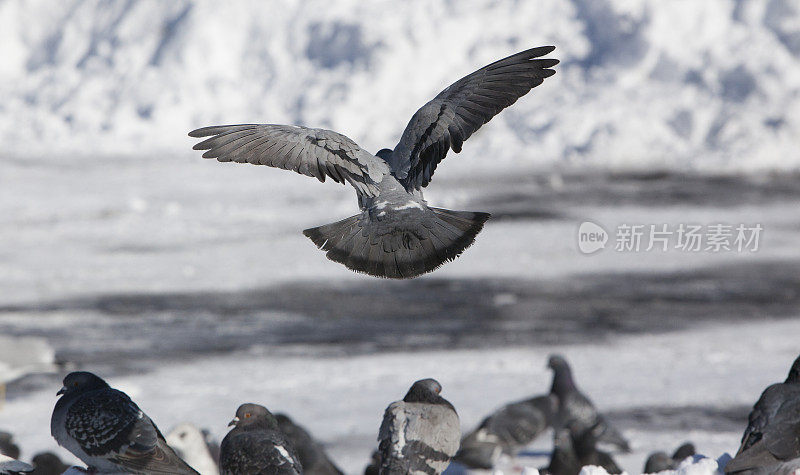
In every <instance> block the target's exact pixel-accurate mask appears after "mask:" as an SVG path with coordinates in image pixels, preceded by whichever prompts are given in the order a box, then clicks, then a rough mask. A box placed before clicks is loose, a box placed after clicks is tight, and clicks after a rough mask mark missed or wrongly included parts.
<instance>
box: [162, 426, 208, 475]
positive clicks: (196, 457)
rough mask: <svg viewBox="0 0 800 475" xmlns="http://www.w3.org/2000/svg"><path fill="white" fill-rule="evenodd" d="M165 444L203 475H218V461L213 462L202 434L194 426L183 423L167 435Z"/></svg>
mask: <svg viewBox="0 0 800 475" xmlns="http://www.w3.org/2000/svg"><path fill="white" fill-rule="evenodd" d="M167 443H168V444H169V446H170V447H172V448H173V449H174V450H175V453H177V454H178V456H179V457H180V458H182V459H183V460H184V461H185V462H186V463H188V464H189V465H190V466H191V467H192V468H193V469H195V470H197V471H198V472H200V473H202V474H203V475H217V474H219V468H218V461H216V460H214V457H213V455H212V454H211V451H210V450H209V447H208V445H207V444H206V438H205V435H204V434H203V432H202V431H201V430H200V429H198V428H197V426H195V425H194V424H190V423H188V422H185V423H183V424H180V425H178V426H177V427H175V428H174V429H172V431H171V432H170V433H169V434H167Z"/></svg>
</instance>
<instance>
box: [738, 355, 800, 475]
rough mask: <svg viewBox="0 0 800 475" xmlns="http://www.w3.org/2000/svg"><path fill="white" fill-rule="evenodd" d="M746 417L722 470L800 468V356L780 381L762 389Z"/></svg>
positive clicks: (746, 471)
mask: <svg viewBox="0 0 800 475" xmlns="http://www.w3.org/2000/svg"><path fill="white" fill-rule="evenodd" d="M748 419H749V421H750V423H749V425H748V426H747V429H745V431H744V435H743V436H742V445H741V447H740V448H739V451H738V452H737V453H736V457H734V458H733V460H731V461H730V462H728V464H727V465H726V466H725V473H777V472H779V471H786V473H789V472H791V470H793V469H797V468H800V357H798V358H797V359H795V360H794V363H793V364H792V367H791V369H790V370H789V375H788V376H787V377H786V380H785V381H784V382H783V383H776V384H773V385H770V386H769V387H767V389H765V390H764V392H763V393H762V394H761V397H760V398H759V399H758V402H756V404H755V406H753V410H752V412H750V416H749V418H748Z"/></svg>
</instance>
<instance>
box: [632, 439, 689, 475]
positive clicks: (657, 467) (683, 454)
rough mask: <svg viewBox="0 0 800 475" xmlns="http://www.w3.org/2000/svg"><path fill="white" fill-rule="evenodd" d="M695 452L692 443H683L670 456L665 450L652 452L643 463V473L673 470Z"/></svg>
mask: <svg viewBox="0 0 800 475" xmlns="http://www.w3.org/2000/svg"><path fill="white" fill-rule="evenodd" d="M694 454H695V448H694V445H692V444H690V443H688V442H687V443H685V444H683V445H681V446H680V447H678V448H677V449H676V450H675V452H674V453H673V454H672V457H670V456H669V455H667V453H666V452H653V453H652V454H650V456H648V457H647V461H645V463H644V473H658V472H663V471H664V470H675V469H676V468H678V465H680V463H681V462H683V461H684V460H685V459H686V458H688V457H691V456H692V455H694Z"/></svg>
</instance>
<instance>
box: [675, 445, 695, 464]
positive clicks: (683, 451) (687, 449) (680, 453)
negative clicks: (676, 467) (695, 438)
mask: <svg viewBox="0 0 800 475" xmlns="http://www.w3.org/2000/svg"><path fill="white" fill-rule="evenodd" d="M695 453H697V452H696V450H695V448H694V444H692V443H691V442H687V443H685V444H683V445H681V446H680V447H678V448H677V449H675V453H674V454H672V459H673V460H675V461H676V462H681V461H683V460H684V459H685V458H686V457H691V456H692V455H694V454H695Z"/></svg>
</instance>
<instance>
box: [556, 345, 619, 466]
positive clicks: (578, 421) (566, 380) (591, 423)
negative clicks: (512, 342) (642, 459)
mask: <svg viewBox="0 0 800 475" xmlns="http://www.w3.org/2000/svg"><path fill="white" fill-rule="evenodd" d="M547 366H548V367H550V368H551V369H552V370H553V385H552V387H551V389H550V394H552V395H554V396H556V398H558V411H557V414H556V418H557V419H558V424H559V425H560V426H563V427H566V428H567V429H569V431H570V432H571V433H572V436H573V438H575V439H578V438H580V437H581V436H582V435H584V434H585V433H587V431H592V433H593V437H594V438H595V439H596V440H597V441H598V442H600V443H606V444H611V445H614V446H616V447H618V448H619V449H620V450H622V451H625V452H630V445H629V444H628V441H627V440H625V438H624V437H623V436H622V434H620V433H619V432H618V431H617V430H616V429H615V428H614V427H612V426H611V425H609V424H608V422H607V421H606V420H605V418H604V417H603V416H602V415H601V414H600V413H598V412H597V409H596V408H595V407H594V404H592V401H590V400H589V398H588V397H586V396H585V395H584V394H583V393H581V392H580V391H579V390H578V388H577V387H576V386H575V381H574V380H573V378H572V369H571V368H570V367H569V364H568V363H567V360H565V359H564V357H563V356H560V355H552V356H550V359H549V361H548V364H547Z"/></svg>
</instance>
